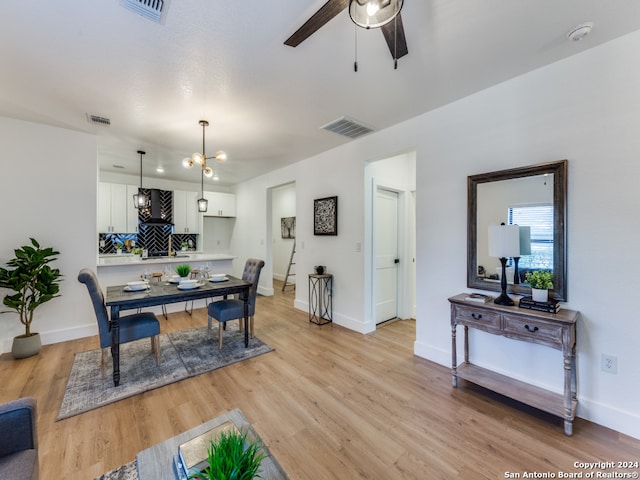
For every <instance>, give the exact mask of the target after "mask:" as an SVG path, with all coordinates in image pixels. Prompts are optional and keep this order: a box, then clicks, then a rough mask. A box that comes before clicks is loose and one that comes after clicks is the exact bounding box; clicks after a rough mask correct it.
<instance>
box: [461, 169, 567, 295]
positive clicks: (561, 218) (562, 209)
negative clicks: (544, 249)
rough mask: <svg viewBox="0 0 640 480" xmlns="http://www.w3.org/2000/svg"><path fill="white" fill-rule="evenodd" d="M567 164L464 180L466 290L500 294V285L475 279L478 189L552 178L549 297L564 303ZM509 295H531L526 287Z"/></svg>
mask: <svg viewBox="0 0 640 480" xmlns="http://www.w3.org/2000/svg"><path fill="white" fill-rule="evenodd" d="M567 163H568V162H567V160H559V161H557V162H549V163H541V164H538V165H530V166H527V167H520V168H512V169H508V170H500V171H496V172H489V173H481V174H477V175H471V176H469V177H467V201H468V203H467V287H470V288H477V289H480V290H490V291H500V290H501V288H500V283H494V282H487V281H484V280H483V279H482V278H480V277H478V258H477V252H476V250H477V245H478V231H477V230H478V229H477V213H478V205H477V201H478V185H479V184H481V183H488V182H497V181H502V180H509V179H512V178H522V177H530V176H535V175H544V174H553V218H554V226H553V273H554V280H553V286H554V288H553V290H551V291H550V296H552V297H553V298H556V299H558V300H561V301H566V300H567V250H566V244H567V229H566V218H567ZM507 289H508V291H509V292H510V293H515V294H520V295H530V294H531V288H530V287H529V286H528V285H526V284H525V285H522V284H519V285H516V284H509V285H508V286H507Z"/></svg>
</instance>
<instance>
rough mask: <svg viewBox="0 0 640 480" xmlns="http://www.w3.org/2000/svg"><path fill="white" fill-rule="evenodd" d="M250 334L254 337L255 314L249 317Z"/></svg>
mask: <svg viewBox="0 0 640 480" xmlns="http://www.w3.org/2000/svg"><path fill="white" fill-rule="evenodd" d="M249 335H250V336H251V338H253V315H251V316H250V317H249Z"/></svg>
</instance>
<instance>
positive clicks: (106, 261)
mask: <svg viewBox="0 0 640 480" xmlns="http://www.w3.org/2000/svg"><path fill="white" fill-rule="evenodd" d="M234 258H236V257H235V256H234V255H229V254H226V253H203V252H178V255H177V256H173V257H148V258H146V259H142V258H141V257H140V255H133V254H120V255H118V254H112V255H99V256H98V263H97V266H98V267H103V266H110V267H116V266H122V265H140V266H142V265H154V264H158V263H161V264H162V263H191V262H217V261H225V260H233V259H234Z"/></svg>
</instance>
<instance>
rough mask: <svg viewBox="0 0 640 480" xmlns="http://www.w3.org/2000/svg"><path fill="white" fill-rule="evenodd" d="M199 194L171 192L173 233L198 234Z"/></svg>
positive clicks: (180, 191) (179, 191) (181, 191)
mask: <svg viewBox="0 0 640 480" xmlns="http://www.w3.org/2000/svg"><path fill="white" fill-rule="evenodd" d="M199 197H200V194H199V192H185V191H183V190H174V192H173V225H174V227H173V232H174V233H200V214H199V212H198V198H199Z"/></svg>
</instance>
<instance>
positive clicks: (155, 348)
mask: <svg viewBox="0 0 640 480" xmlns="http://www.w3.org/2000/svg"><path fill="white" fill-rule="evenodd" d="M151 351H152V352H154V353H155V354H156V365H160V335H154V336H153V337H151Z"/></svg>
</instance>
